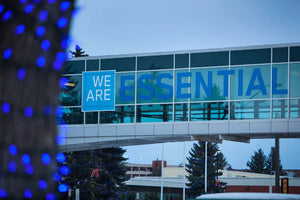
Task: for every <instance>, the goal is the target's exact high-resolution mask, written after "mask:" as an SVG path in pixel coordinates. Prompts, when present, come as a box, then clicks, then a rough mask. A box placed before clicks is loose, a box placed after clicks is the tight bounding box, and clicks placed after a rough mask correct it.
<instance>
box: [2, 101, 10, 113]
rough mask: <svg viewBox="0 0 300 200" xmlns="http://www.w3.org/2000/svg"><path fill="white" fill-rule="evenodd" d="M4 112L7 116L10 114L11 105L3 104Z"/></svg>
mask: <svg viewBox="0 0 300 200" xmlns="http://www.w3.org/2000/svg"><path fill="white" fill-rule="evenodd" d="M2 111H3V112H4V113H5V114H8V113H9V111H10V105H9V103H7V102H5V103H3V105H2Z"/></svg>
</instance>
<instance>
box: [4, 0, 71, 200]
mask: <svg viewBox="0 0 300 200" xmlns="http://www.w3.org/2000/svg"><path fill="white" fill-rule="evenodd" d="M20 2H21V1H17V0H13V1H3V2H2V3H1V4H2V5H3V6H4V7H3V11H2V12H1V13H0V15H1V19H2V21H1V22H0V38H1V43H0V53H1V55H0V105H1V110H0V149H1V150H0V198H1V197H7V199H23V198H26V197H32V198H33V199H45V198H46V196H47V199H51V198H54V193H55V192H56V187H55V185H56V184H55V182H54V181H53V178H52V175H53V173H54V172H55V170H56V159H55V153H56V129H57V126H56V115H55V109H56V108H57V106H58V103H59V102H58V94H59V92H60V87H59V80H60V75H61V69H60V67H61V65H62V62H63V59H64V57H63V55H64V54H63V53H64V52H65V48H66V46H65V45H61V42H62V39H64V37H65V39H66V37H67V34H68V31H69V22H70V18H71V13H72V10H73V5H74V2H73V1H70V4H69V5H68V4H64V6H62V8H63V9H64V8H66V9H65V10H61V9H60V8H61V4H60V3H61V1H56V2H54V3H52V4H50V3H49V4H48V1H40V2H39V1H34V2H35V3H30V2H25V3H23V4H22V3H20ZM30 5H32V7H31V6H30ZM31 8H32V11H31ZM41 11H44V12H41ZM25 12H27V13H25ZM10 13H11V17H10ZM46 14H47V15H46ZM61 17H64V19H66V20H67V21H66V22H67V23H66V24H64V20H62V21H60V23H58V20H59V19H60V18H61ZM3 19H5V20H3ZM58 24H59V25H60V26H61V27H58ZM19 25H24V28H25V29H24V32H22V26H19ZM40 26H43V27H44V28H45V32H44V33H43V31H42V29H43V28H41V29H39V30H40V31H36V30H37V29H38V27H40ZM38 35H40V36H38ZM45 40H48V41H49V42H50V47H49V46H47V45H41V44H42V42H43V41H45ZM66 41H67V40H65V42H66ZM63 44H65V43H63ZM7 50H8V51H7ZM9 50H11V55H9ZM58 52H61V54H58V55H61V56H62V57H59V56H57V53H58ZM38 58H41V59H39V60H38ZM57 59H58V60H57ZM55 61H56V62H55ZM54 62H55V65H54V67H53V63H54ZM54 68H55V69H54ZM24 72H25V73H24ZM13 147H16V149H17V152H15V151H14V150H15V149H14V148H13ZM24 154H27V155H28V156H26V155H25V156H24V157H23V155H24ZM48 155H49V156H50V157H48ZM29 158H30V159H29ZM49 158H50V160H49Z"/></svg>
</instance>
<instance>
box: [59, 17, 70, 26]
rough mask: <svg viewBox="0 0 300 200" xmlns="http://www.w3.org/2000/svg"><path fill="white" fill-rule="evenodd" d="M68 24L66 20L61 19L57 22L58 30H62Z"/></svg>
mask: <svg viewBox="0 0 300 200" xmlns="http://www.w3.org/2000/svg"><path fill="white" fill-rule="evenodd" d="M67 24H68V20H67V19H66V18H65V17H61V18H59V19H58V21H57V26H58V28H63V27H65V26H66V25H67Z"/></svg>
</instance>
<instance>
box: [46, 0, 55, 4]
mask: <svg viewBox="0 0 300 200" xmlns="http://www.w3.org/2000/svg"><path fill="white" fill-rule="evenodd" d="M55 2H56V0H48V3H49V4H53V3H55Z"/></svg>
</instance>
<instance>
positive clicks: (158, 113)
mask: <svg viewBox="0 0 300 200" xmlns="http://www.w3.org/2000/svg"><path fill="white" fill-rule="evenodd" d="M136 109H137V111H136V122H169V121H173V105H172V104H153V105H137V106H136Z"/></svg>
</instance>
